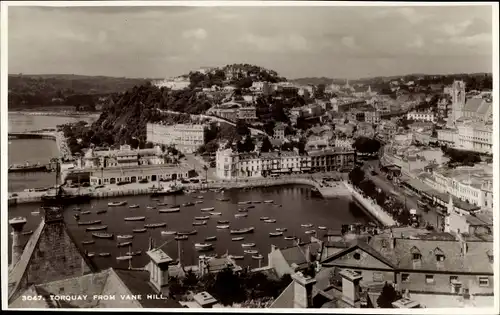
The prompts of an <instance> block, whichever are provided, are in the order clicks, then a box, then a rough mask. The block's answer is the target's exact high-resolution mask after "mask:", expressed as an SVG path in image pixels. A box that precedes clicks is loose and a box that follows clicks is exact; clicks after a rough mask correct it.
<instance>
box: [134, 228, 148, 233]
mask: <svg viewBox="0 0 500 315" xmlns="http://www.w3.org/2000/svg"><path fill="white" fill-rule="evenodd" d="M146 231H147V229H133V230H132V232H134V233H144V232H146Z"/></svg>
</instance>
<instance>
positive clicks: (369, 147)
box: [352, 137, 381, 154]
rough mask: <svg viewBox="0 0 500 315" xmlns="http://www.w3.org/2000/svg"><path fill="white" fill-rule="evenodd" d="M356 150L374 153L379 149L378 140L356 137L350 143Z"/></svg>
mask: <svg viewBox="0 0 500 315" xmlns="http://www.w3.org/2000/svg"><path fill="white" fill-rule="evenodd" d="M352 146H353V147H354V148H355V149H356V150H357V151H358V152H360V153H367V154H375V153H377V152H378V150H380V146H381V144H380V141H378V140H377V139H371V138H366V137H359V138H357V139H356V140H355V141H354V143H353V145H352Z"/></svg>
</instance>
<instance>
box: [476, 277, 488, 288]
mask: <svg viewBox="0 0 500 315" xmlns="http://www.w3.org/2000/svg"><path fill="white" fill-rule="evenodd" d="M489 285H490V280H489V279H488V277H479V286H480V287H487V286H489Z"/></svg>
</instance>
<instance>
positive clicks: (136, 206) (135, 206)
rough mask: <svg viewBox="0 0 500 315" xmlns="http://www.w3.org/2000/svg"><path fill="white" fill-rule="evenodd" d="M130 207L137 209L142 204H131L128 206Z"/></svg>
mask: <svg viewBox="0 0 500 315" xmlns="http://www.w3.org/2000/svg"><path fill="white" fill-rule="evenodd" d="M128 207H129V208H130V209H137V208H139V207H140V206H139V205H130V206H128Z"/></svg>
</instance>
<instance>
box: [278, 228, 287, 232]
mask: <svg viewBox="0 0 500 315" xmlns="http://www.w3.org/2000/svg"><path fill="white" fill-rule="evenodd" d="M276 231H278V232H286V228H276Z"/></svg>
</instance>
